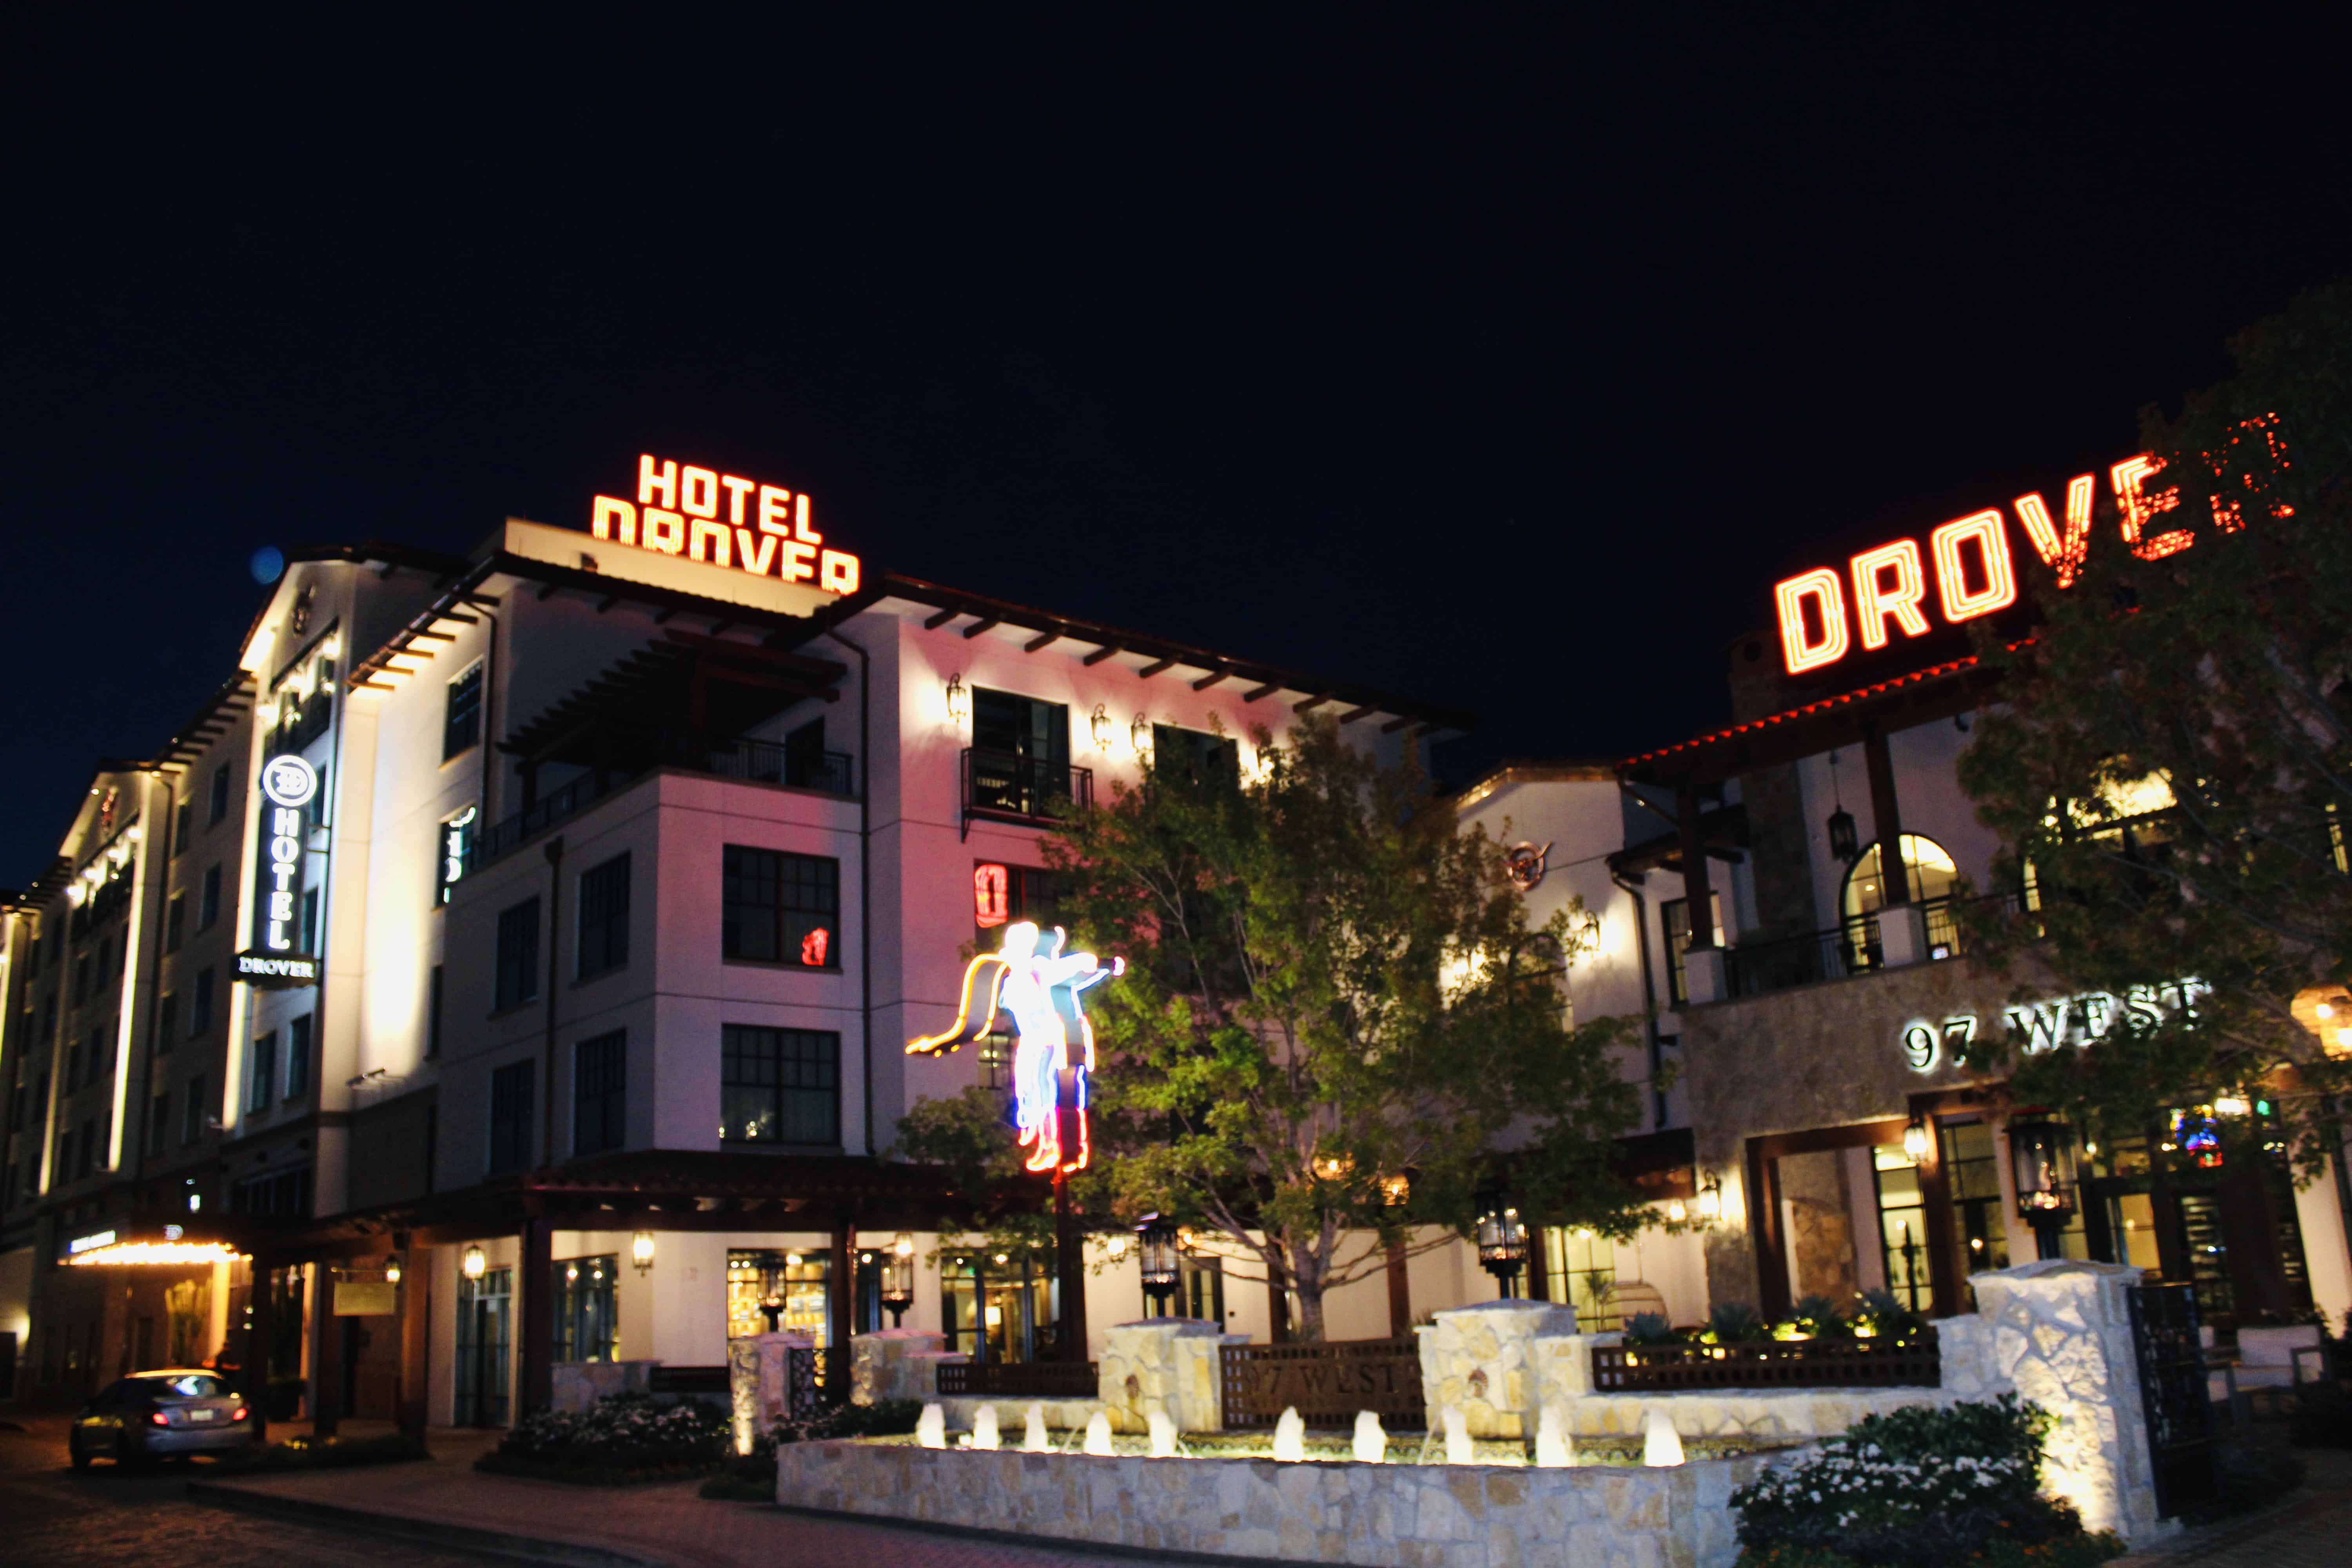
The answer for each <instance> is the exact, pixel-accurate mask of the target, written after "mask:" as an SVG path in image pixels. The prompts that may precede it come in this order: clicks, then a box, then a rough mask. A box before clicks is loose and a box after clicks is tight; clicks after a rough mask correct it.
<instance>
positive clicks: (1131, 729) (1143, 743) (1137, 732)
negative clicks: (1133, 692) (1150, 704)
mask: <svg viewBox="0 0 2352 1568" xmlns="http://www.w3.org/2000/svg"><path fill="white" fill-rule="evenodd" d="M1127 743H1128V745H1129V748H1130V749H1132V750H1133V751H1134V752H1135V754H1136V755H1137V756H1139V757H1140V756H1146V755H1149V754H1150V751H1151V715H1150V714H1149V713H1138V714H1137V715H1136V716H1135V722H1133V723H1132V724H1129V726H1128V727H1127Z"/></svg>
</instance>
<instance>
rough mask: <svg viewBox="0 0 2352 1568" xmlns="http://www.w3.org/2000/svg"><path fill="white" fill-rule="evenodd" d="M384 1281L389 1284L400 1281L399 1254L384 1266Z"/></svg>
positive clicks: (395, 1283)
mask: <svg viewBox="0 0 2352 1568" xmlns="http://www.w3.org/2000/svg"><path fill="white" fill-rule="evenodd" d="M383 1282H384V1283H385V1284H387V1285H397V1284H399V1283H400V1259H399V1258H398V1257H397V1256H395V1257H394V1258H392V1259H391V1260H390V1261H389V1262H387V1263H386V1264H385V1265H384V1266H383Z"/></svg>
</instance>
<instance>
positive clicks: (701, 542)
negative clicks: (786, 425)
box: [588, 455, 858, 594]
mask: <svg viewBox="0 0 2352 1568" xmlns="http://www.w3.org/2000/svg"><path fill="white" fill-rule="evenodd" d="M588 531H589V532H591V533H593V534H594V535H595V536H596V537H597V538H599V539H610V540H616V541H618V542H621V543H623V544H634V545H635V546H636V547H637V548H638V549H640V550H650V551H653V552H656V554H660V555H682V556H684V557H685V558H686V559H687V560H688V561H703V562H708V563H710V564H711V565H713V566H727V567H732V568H734V569H736V570H738V571H742V572H748V573H750V574H751V575H752V576H754V577H781V578H782V579H783V580H784V581H785V582H787V583H810V584H815V585H816V586H817V587H819V588H822V589H824V591H825V592H826V593H828V594H855V593H856V592H857V579H858V561H857V557H856V556H855V555H852V554H851V553H849V552H847V551H845V550H835V549H833V548H831V547H829V546H828V545H826V543H825V542H824V535H823V534H821V533H819V532H818V531H816V529H815V527H814V524H813V523H812V521H811V519H810V508H809V498H808V496H807V494H806V493H805V492H802V493H797V494H796V493H794V492H793V491H792V490H788V489H784V488H783V487H782V486H781V485H770V484H762V483H761V482H760V481H759V480H757V479H740V478H738V477H737V476H735V475H733V474H722V473H720V472H719V470H718V469H716V468H696V467H695V466H694V465H693V464H691V463H688V464H683V465H681V464H680V463H679V462H678V461H677V459H676V458H655V457H653V456H651V455H645V456H640V457H639V458H637V499H636V500H634V501H630V500H622V499H621V498H619V497H618V496H598V497H596V498H595V499H594V500H593V501H592V502H591V503H590V507H589V513H588Z"/></svg>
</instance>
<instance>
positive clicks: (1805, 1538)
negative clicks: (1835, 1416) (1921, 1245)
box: [1731, 1394, 2120, 1568]
mask: <svg viewBox="0 0 2352 1568" xmlns="http://www.w3.org/2000/svg"><path fill="white" fill-rule="evenodd" d="M2050 1423H2051V1418H2050V1416H2049V1414H2048V1413H2047V1412H2045V1411H2044V1410H2042V1408H2041V1407H2040V1406H2039V1405H2024V1404H2020V1403H2019V1402H2018V1399H2017V1396H2016V1395H2015V1394H2003V1395H2001V1397H2000V1399H1998V1400H1995V1401H1992V1402H1990V1403H1964V1404H1960V1405H1951V1406H1948V1407H1946V1408H1943V1409H1931V1408H1927V1407H1921V1406H1914V1407H1910V1408H1906V1409H1902V1410H1895V1411H1889V1412H1887V1413H1885V1414H1884V1415H1871V1416H1866V1417H1864V1419H1863V1420H1861V1421H1858V1422H1856V1423H1855V1424H1854V1425H1853V1426H1852V1427H1851V1428H1850V1429H1849V1430H1848V1431H1847V1432H1846V1434H1845V1435H1844V1436H1843V1437H1838V1438H1835V1439H1833V1440H1832V1441H1830V1442H1828V1443H1825V1444H1823V1445H1822V1447H1821V1449H1820V1450H1819V1452H1817V1453H1816V1454H1814V1455H1813V1456H1811V1458H1806V1459H1804V1460H1803V1461H1801V1462H1800V1463H1798V1464H1795V1465H1791V1466H1790V1467H1788V1468H1783V1469H1779V1470H1774V1471H1770V1472H1769V1473H1767V1474H1766V1475H1764V1476H1762V1477H1760V1478H1759V1479H1757V1480H1756V1481H1755V1482H1754V1483H1752V1484H1751V1485H1748V1486H1746V1487H1743V1488H1741V1489H1739V1490H1738V1492H1736V1493H1734V1494H1733V1495H1732V1499H1731V1501H1732V1506H1733V1507H1735V1508H1737V1509H1738V1510H1740V1516H1739V1539H1740V1542H1741V1544H1742V1545H1744V1546H1746V1547H1747V1548H1748V1549H1749V1552H1750V1553H1751V1554H1766V1553H1771V1552H1782V1553H1788V1552H1815V1553H1818V1552H1830V1553H1833V1554H1835V1555H1837V1556H1843V1557H1845V1558H1847V1559H1850V1560H1851V1561H1853V1562H1854V1563H1869V1564H1889V1565H1893V1568H1940V1565H1941V1564H1944V1563H1965V1562H1968V1561H1969V1559H1970V1558H1971V1557H1973V1556H1975V1555H1977V1554H1978V1553H1980V1552H1987V1551H1989V1550H1991V1549H1993V1548H1994V1547H1996V1546H2000V1547H2001V1548H2002V1549H2003V1550H2007V1549H2009V1548H2012V1547H2013V1548H2015V1549H2017V1550H2020V1551H2022V1550H2024V1549H2026V1548H2032V1549H2034V1553H2035V1554H2034V1555H2033V1556H2032V1561H2034V1562H2037V1563H2040V1562H2043V1561H2047V1560H2048V1559H2049V1556H2050V1554H2049V1553H2048V1552H2045V1551H2043V1550H2042V1549H2044V1548H2046V1547H2049V1546H2051V1545H2053V1543H2056V1542H2068V1543H2069V1544H2068V1546H2067V1550H2068V1551H2069V1552H2074V1551H2076V1550H2083V1551H2092V1550H2104V1547H2100V1546H2097V1545H2094V1546H2092V1547H2078V1546H2077V1545H2075V1544H2074V1543H2075V1542H2080V1541H2092V1540H2093V1538H2090V1537H2086V1536H2084V1532H2083V1527H2082V1521H2080V1520H2079V1519H2077V1518H2076V1517H2075V1515H2074V1510H2073V1509H2072V1508H2070V1507H2068V1506H2067V1505H2066V1504H2065V1503H2063V1502H2059V1501H2055V1500H2052V1499H2049V1498H2044V1497H2042V1496H2041V1495H2040V1493H2039V1490H2038V1489H2039V1486H2040V1483H2041V1479H2042V1442H2043V1438H2044V1436H2045V1435H2046V1434H2047V1433H2048V1431H2049V1428H2050ZM2117 1550H2120V1548H2118V1549H2117ZM2107 1555H2110V1556H2111V1555H2114V1553H2113V1552H2108V1553H2107ZM2085 1560H2086V1561H2091V1562H2099V1561H2104V1560H2105V1559H2104V1558H2103V1557H2097V1556H2093V1557H2090V1558H2087V1559H2085ZM1753 1561H1755V1562H1758V1563H1762V1562H1768V1561H1769V1562H1772V1563H1776V1564H1785V1565H1786V1568H1795V1565H1796V1564H1798V1563H1801V1562H1802V1561H1804V1560H1803V1559H1802V1558H1801V1557H1796V1556H1785V1555H1784V1556H1781V1557H1771V1556H1768V1555H1753Z"/></svg>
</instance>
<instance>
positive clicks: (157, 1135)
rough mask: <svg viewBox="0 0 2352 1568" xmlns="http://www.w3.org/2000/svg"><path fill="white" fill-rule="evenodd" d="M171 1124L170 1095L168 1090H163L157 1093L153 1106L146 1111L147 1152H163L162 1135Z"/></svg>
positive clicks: (167, 1130) (168, 1129)
mask: <svg viewBox="0 0 2352 1568" xmlns="http://www.w3.org/2000/svg"><path fill="white" fill-rule="evenodd" d="M171 1126H172V1096H171V1093H170V1091H169V1090H166V1091H165V1092H163V1093H162V1094H159V1095H157V1096H156V1097H155V1103H154V1105H153V1107H152V1109H151V1110H149V1112H148V1116H147V1152H148V1153H150V1154H160V1153H162V1152H163V1139H164V1135H165V1134H166V1133H167V1132H169V1131H170V1130H171Z"/></svg>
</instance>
